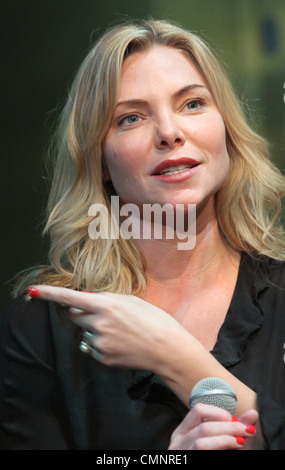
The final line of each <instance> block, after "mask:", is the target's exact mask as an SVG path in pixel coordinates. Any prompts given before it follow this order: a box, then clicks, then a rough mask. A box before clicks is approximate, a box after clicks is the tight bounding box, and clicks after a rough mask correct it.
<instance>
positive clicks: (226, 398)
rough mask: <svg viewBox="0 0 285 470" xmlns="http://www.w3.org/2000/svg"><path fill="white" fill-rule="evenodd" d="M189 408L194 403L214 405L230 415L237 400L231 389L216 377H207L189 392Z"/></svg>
mask: <svg viewBox="0 0 285 470" xmlns="http://www.w3.org/2000/svg"><path fill="white" fill-rule="evenodd" d="M189 403H190V408H193V406H194V405H196V403H206V404H207V405H214V406H217V407H219V408H223V409H224V410H227V411H229V412H230V413H231V414H233V413H234V412H235V409H236V404H237V399H236V395H235V392H234V391H233V389H232V387H230V385H228V384H227V383H226V382H224V381H223V380H221V379H218V378H217V377H207V378H206V379H203V380H201V381H200V382H198V383H197V384H196V385H195V387H194V388H193V390H192V392H191V397H190V402H189Z"/></svg>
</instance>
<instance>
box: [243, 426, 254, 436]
mask: <svg viewBox="0 0 285 470" xmlns="http://www.w3.org/2000/svg"><path fill="white" fill-rule="evenodd" d="M245 430H246V432H247V433H248V434H254V433H255V427H254V426H253V425H252V424H247V425H246V426H245Z"/></svg>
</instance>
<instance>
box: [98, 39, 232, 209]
mask: <svg viewBox="0 0 285 470" xmlns="http://www.w3.org/2000/svg"><path fill="white" fill-rule="evenodd" d="M104 157H105V164H106V167H107V170H106V179H111V180H112V183H113V186H114V188H115V190H116V192H117V194H118V195H119V196H120V199H121V202H122V203H130V202H131V203H134V204H137V205H138V206H141V205H142V204H154V203H159V204H162V205H163V204H165V203H172V204H173V205H175V204H185V205H186V204H196V205H197V206H198V207H200V206H201V207H204V206H205V204H207V203H208V202H210V201H211V202H213V197H214V194H215V193H216V192H217V191H218V190H219V189H220V187H221V185H222V184H223V182H224V181H225V179H226V177H227V174H228V170H229V157H228V153H227V148H226V133H225V126H224V122H223V119H222V116H221V114H220V113H219V111H218V109H217V107H216V105H215V103H214V100H213V98H212V96H211V94H210V92H209V90H208V89H207V86H206V83H205V81H204V80H203V78H202V76H201V75H200V74H199V72H198V71H197V69H196V68H195V67H194V65H193V64H192V62H191V60H190V59H189V58H188V57H186V55H184V54H183V53H182V52H180V51H179V50H177V49H174V48H170V47H166V46H155V47H153V48H151V49H150V50H149V51H146V52H139V53H135V54H133V55H131V56H130V57H128V58H127V59H126V61H125V62H124V65H123V69H122V75H121V82H120V88H119V96H118V102H117V106H116V109H115V112H114V115H113V119H112V123H111V126H110V129H109V131H108V133H107V135H106V138H105V141H104Z"/></svg>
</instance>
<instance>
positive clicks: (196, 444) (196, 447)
mask: <svg viewBox="0 0 285 470" xmlns="http://www.w3.org/2000/svg"><path fill="white" fill-rule="evenodd" d="M192 450H204V446H203V439H197V440H196V441H195V442H194V443H193V445H192Z"/></svg>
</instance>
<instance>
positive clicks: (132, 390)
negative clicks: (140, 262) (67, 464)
mask: <svg viewBox="0 0 285 470" xmlns="http://www.w3.org/2000/svg"><path fill="white" fill-rule="evenodd" d="M284 288H285V263H281V262H277V261H273V260H271V259H268V258H263V260H262V261H260V260H259V261H253V260H252V259H251V258H249V257H248V256H247V255H242V258H241V263H240V269H239V274H238V280H237V285H236V288H235V292H234V295H233V298H232V302H231V305H230V308H229V311H228V313H227V316H226V319H225V322H224V324H223V325H222V327H221V329H220V332H219V336H218V340H217V343H216V345H215V347H214V349H213V351H212V354H213V355H214V356H215V357H216V358H217V359H218V360H219V361H220V362H221V363H222V364H223V365H224V366H225V367H226V368H227V369H229V370H230V372H231V373H232V374H234V375H235V376H236V377H238V378H239V379H240V380H241V381H242V382H244V383H245V384H247V385H248V386H249V387H250V388H252V389H253V390H255V391H256V392H257V394H258V405H259V413H260V420H261V426H262V431H263V433H264V438H265V442H266V448H268V449H272V450H273V449H285V314H284V313H285V302H284V300H285V292H284ZM80 341H81V330H80V329H79V328H78V327H77V326H75V325H74V324H73V323H72V322H71V321H70V320H69V318H68V315H67V313H66V311H65V310H64V309H63V308H62V307H61V308H58V307H56V306H55V305H54V304H52V303H50V302H46V301H41V300H32V301H30V302H26V301H25V299H24V298H23V296H21V297H19V298H18V299H16V300H15V301H14V302H13V303H12V304H11V305H10V307H9V309H8V311H7V313H6V315H4V317H3V321H2V325H1V347H0V364H1V373H0V398H1V402H0V431H1V432H0V448H1V449H50V450H51V449H97V450H118V449H120V450H131V449H138V450H162V449H167V447H168V444H169V440H170V436H171V433H172V431H173V430H174V429H175V427H176V426H177V425H178V424H179V423H180V421H181V420H182V419H183V417H184V416H185V414H186V413H187V411H188V410H187V409H186V407H185V406H184V405H183V404H182V403H181V402H180V401H179V400H178V398H177V397H176V396H175V395H174V394H173V393H172V392H171V391H170V390H169V389H168V388H167V387H166V386H165V385H164V384H163V383H162V382H161V381H160V380H159V379H158V378H157V377H156V376H154V375H153V374H151V373H148V372H145V371H132V370H128V369H119V368H111V367H107V366H104V365H102V364H99V363H98V362H96V361H95V360H94V359H92V358H91V357H90V356H89V355H86V354H84V353H82V352H81V351H80V350H79V348H78V346H79V342H80Z"/></svg>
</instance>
